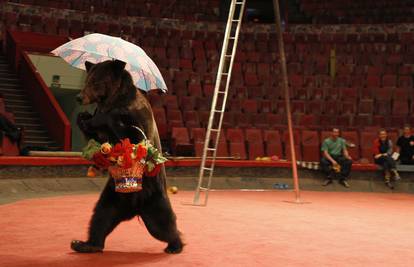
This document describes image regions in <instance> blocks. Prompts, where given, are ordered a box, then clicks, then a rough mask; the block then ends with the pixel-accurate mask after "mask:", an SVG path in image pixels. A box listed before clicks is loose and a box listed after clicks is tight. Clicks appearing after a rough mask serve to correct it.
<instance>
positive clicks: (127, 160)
mask: <svg viewBox="0 0 414 267" xmlns="http://www.w3.org/2000/svg"><path fill="white" fill-rule="evenodd" d="M121 144H122V148H123V156H124V158H123V166H122V167H123V168H125V169H127V168H131V167H132V158H131V153H132V151H133V145H132V144H131V142H130V141H129V138H125V139H124V140H121Z"/></svg>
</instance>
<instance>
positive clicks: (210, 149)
mask: <svg viewBox="0 0 414 267" xmlns="http://www.w3.org/2000/svg"><path fill="white" fill-rule="evenodd" d="M207 150H208V151H216V149H215V148H211V147H208V148H207Z"/></svg>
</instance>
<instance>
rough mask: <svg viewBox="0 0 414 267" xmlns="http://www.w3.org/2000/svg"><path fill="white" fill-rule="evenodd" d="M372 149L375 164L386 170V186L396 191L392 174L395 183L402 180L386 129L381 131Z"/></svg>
mask: <svg viewBox="0 0 414 267" xmlns="http://www.w3.org/2000/svg"><path fill="white" fill-rule="evenodd" d="M372 149H373V154H374V160H375V163H376V164H377V165H380V166H381V167H382V169H383V170H384V181H385V185H386V186H387V187H389V188H390V189H394V185H393V184H392V183H391V174H392V175H393V176H394V180H395V181H397V180H400V175H399V173H398V171H397V169H396V162H395V160H394V159H393V157H392V154H393V150H392V141H391V140H390V139H389V138H388V134H387V131H386V130H385V129H381V130H379V132H378V138H377V139H375V140H374V143H373V146H372Z"/></svg>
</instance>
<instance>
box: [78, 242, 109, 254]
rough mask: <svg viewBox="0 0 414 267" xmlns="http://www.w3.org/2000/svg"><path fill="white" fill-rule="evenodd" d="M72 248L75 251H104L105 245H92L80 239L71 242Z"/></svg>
mask: <svg viewBox="0 0 414 267" xmlns="http://www.w3.org/2000/svg"><path fill="white" fill-rule="evenodd" d="M70 248H71V249H72V250H73V251H76V252H80V253H96V252H102V250H103V247H97V246H92V245H90V244H88V243H87V242H83V241H80V240H72V242H71V243H70Z"/></svg>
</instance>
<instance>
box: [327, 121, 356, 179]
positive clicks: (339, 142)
mask: <svg viewBox="0 0 414 267" xmlns="http://www.w3.org/2000/svg"><path fill="white" fill-rule="evenodd" d="M321 151H322V153H323V155H322V158H321V169H322V171H323V172H324V173H325V174H326V180H325V181H324V183H323V186H327V185H329V184H330V183H332V179H333V178H334V176H336V175H335V174H334V173H337V174H338V178H339V183H340V184H342V185H343V186H345V187H349V184H348V182H347V179H348V177H349V174H350V172H351V167H352V158H351V157H350V156H349V154H348V150H347V148H346V142H345V140H344V139H343V138H341V137H339V129H338V128H333V129H332V134H331V136H330V137H328V138H326V139H325V140H324V141H323V143H322V148H321Z"/></svg>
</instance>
